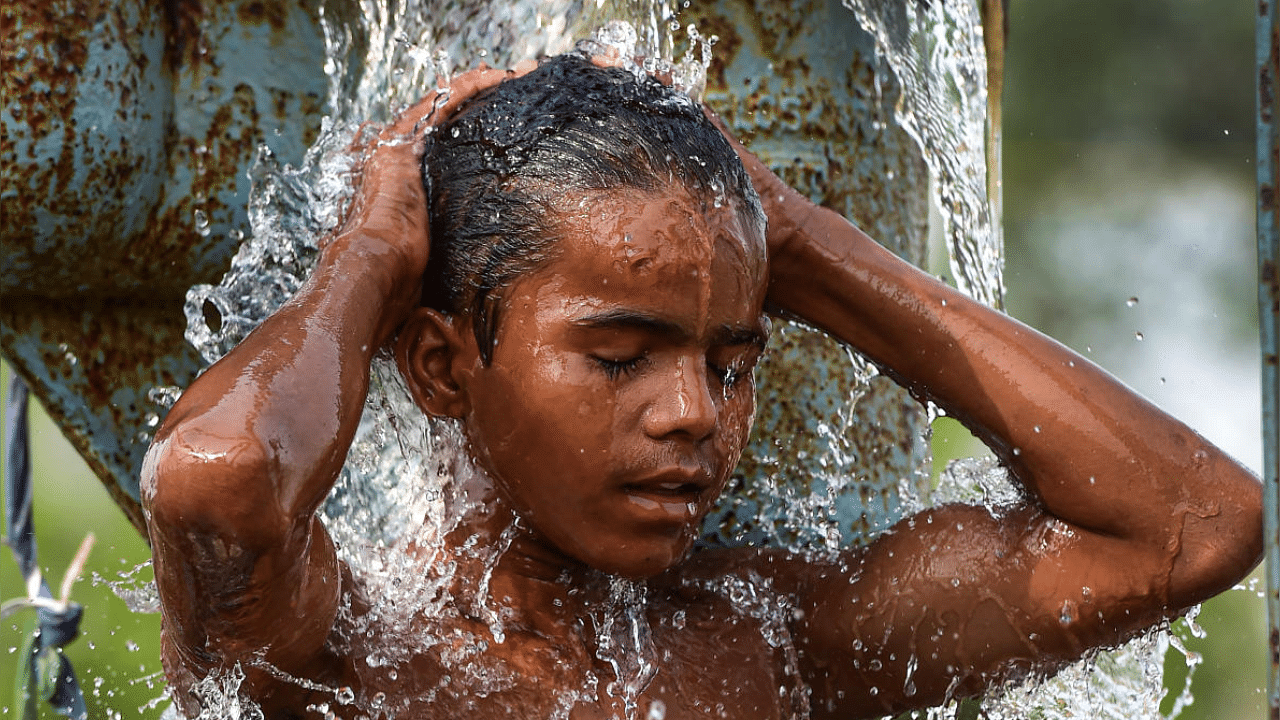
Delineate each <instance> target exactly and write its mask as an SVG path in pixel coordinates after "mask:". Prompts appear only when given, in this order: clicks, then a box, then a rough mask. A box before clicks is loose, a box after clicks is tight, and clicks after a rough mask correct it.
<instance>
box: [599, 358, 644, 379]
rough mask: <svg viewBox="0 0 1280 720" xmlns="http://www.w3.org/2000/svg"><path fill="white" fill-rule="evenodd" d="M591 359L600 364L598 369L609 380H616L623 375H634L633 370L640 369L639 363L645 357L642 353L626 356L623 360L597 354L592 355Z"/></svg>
mask: <svg viewBox="0 0 1280 720" xmlns="http://www.w3.org/2000/svg"><path fill="white" fill-rule="evenodd" d="M591 359H592V360H594V361H595V363H596V364H597V365H599V366H600V369H601V370H603V371H604V374H605V377H607V378H609V379H610V380H617V379H618V378H619V377H621V376H623V375H626V376H628V377H630V376H631V375H634V374H635V372H636V371H637V370H639V369H640V364H641V363H643V362H644V360H645V357H644V356H643V355H637V356H636V357H633V358H627V359H625V360H614V359H612V358H606V357H601V356H599V355H592V356H591Z"/></svg>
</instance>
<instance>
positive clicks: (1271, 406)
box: [1257, 2, 1280, 720]
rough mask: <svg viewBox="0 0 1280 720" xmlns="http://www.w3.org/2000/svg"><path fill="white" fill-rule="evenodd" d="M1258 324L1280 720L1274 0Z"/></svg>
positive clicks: (1262, 77)
mask: <svg viewBox="0 0 1280 720" xmlns="http://www.w3.org/2000/svg"><path fill="white" fill-rule="evenodd" d="M1257 53H1258V54H1257V62H1258V91H1257V92H1258V96H1257V97H1258V137H1257V141H1258V278H1259V282H1258V316H1259V317H1258V325H1259V332H1260V336H1261V337H1260V339H1261V352H1262V447H1263V465H1264V467H1263V475H1264V479H1265V485H1266V488H1265V502H1266V530H1265V533H1266V537H1264V538H1263V540H1264V543H1265V546H1266V555H1267V616H1268V618H1269V623H1270V632H1269V633H1268V639H1269V642H1270V657H1271V669H1270V673H1269V676H1268V681H1267V698H1268V702H1269V705H1270V714H1269V717H1270V718H1271V719H1272V720H1280V423H1278V420H1280V378H1278V377H1277V375H1278V373H1277V370H1280V367H1278V366H1280V346H1278V344H1277V342H1278V340H1280V199H1278V198H1277V192H1280V124H1277V123H1278V121H1280V30H1278V26H1277V22H1276V5H1275V3H1274V2H1262V3H1259V4H1258V25H1257Z"/></svg>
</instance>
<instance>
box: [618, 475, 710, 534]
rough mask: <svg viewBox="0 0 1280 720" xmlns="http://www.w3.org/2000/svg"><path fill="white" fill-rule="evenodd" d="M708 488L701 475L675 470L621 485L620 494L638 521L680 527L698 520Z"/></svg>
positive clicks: (705, 478)
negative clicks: (649, 521) (676, 524)
mask: <svg viewBox="0 0 1280 720" xmlns="http://www.w3.org/2000/svg"><path fill="white" fill-rule="evenodd" d="M710 487H711V478H710V477H709V476H708V475H706V474H705V473H701V472H688V471H683V470H675V471H667V472H662V473H658V474H656V475H653V476H650V477H648V478H645V479H643V480H638V481H633V482H627V483H624V484H623V485H622V486H621V490H622V493H623V496H624V497H625V498H626V500H627V502H628V506H629V509H630V510H632V511H633V512H634V513H636V514H637V515H639V516H640V517H641V519H644V520H651V521H655V522H668V523H681V524H683V523H688V522H692V521H694V520H696V519H697V518H698V514H699V509H700V508H701V507H702V505H703V501H704V500H705V499H706V495H707V493H708V492H709V489H710Z"/></svg>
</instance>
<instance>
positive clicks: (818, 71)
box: [0, 0, 1003, 542]
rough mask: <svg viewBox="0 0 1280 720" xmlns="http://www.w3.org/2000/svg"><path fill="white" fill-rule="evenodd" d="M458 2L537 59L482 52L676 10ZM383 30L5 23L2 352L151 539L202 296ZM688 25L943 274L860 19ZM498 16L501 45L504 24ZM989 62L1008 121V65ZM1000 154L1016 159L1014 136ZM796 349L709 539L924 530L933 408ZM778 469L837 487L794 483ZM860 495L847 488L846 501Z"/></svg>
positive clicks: (857, 199) (822, 11)
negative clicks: (800, 530) (164, 436)
mask: <svg viewBox="0 0 1280 720" xmlns="http://www.w3.org/2000/svg"><path fill="white" fill-rule="evenodd" d="M446 5H448V6H449V9H450V10H452V11H454V12H452V13H451V14H450V15H449V17H451V18H454V20H451V21H450V22H449V23H442V24H441V26H440V27H439V28H438V34H439V36H440V37H445V36H449V37H453V38H465V39H467V40H466V45H465V49H466V50H467V51H468V52H469V53H471V55H470V57H477V56H478V57H485V58H486V59H488V60H489V62H491V63H493V64H496V65H501V64H503V63H504V62H508V61H509V60H511V59H516V60H518V59H520V58H507V57H505V55H504V53H509V52H510V49H509V48H504V47H500V46H494V47H488V48H486V47H484V46H483V42H481V41H475V40H473V39H474V38H476V37H508V38H510V37H520V38H522V39H523V40H524V41H525V44H524V45H523V46H525V47H528V46H529V43H532V41H529V40H528V38H535V37H544V36H545V37H547V38H549V37H550V35H552V34H555V35H556V36H557V37H567V38H573V37H581V36H584V35H586V34H589V32H590V30H591V29H592V28H593V27H595V26H597V25H599V24H600V23H601V22H602V21H604V20H607V19H611V18H623V19H641V20H643V21H644V22H649V20H651V19H652V16H653V6H650V5H644V6H643V7H642V6H641V5H642V4H641V3H638V2H636V1H635V0H621V1H619V2H615V3H612V4H605V5H603V6H598V5H597V4H596V3H567V4H566V9H565V15H564V17H561V18H558V19H556V21H554V22H548V21H547V19H546V18H545V17H543V16H542V15H541V13H529V14H527V15H520V14H519V13H512V12H505V13H504V14H500V15H501V16H500V17H499V16H497V15H495V12H494V11H493V8H492V7H491V6H490V5H489V4H488V3H480V2H461V3H459V2H451V3H446ZM986 5H987V6H989V7H988V8H987V14H986V21H987V25H988V32H987V33H986V36H987V38H988V51H989V63H990V62H995V63H996V68H997V69H998V67H999V60H1000V56H1001V53H1000V52H999V49H998V48H999V45H997V52H995V53H991V52H990V49H991V47H992V45H991V43H992V41H993V40H992V39H993V38H1000V39H1002V38H1003V32H1002V31H1001V29H1000V27H1001V24H1002V23H1003V17H1002V15H1003V10H1002V5H1001V4H1000V3H999V2H995V1H994V0H993V1H992V2H987V3H986ZM991 8H995V9H996V12H992V10H991ZM436 10H437V9H436V8H433V12H435V11H436ZM441 10H442V9H441ZM369 12H371V10H370V9H369V3H368V2H364V3H362V2H361V0H331V1H329V2H324V3H314V2H308V1H307V0H227V1H214V0H208V1H205V2H201V1H200V0H172V1H171V2H167V3H163V4H157V3H144V2H141V1H140V0H123V1H121V2H114V3H100V2H95V1H94V0H69V2H67V3H60V4H57V5H49V4H46V3H42V2H36V0H4V5H3V6H2V7H0V37H2V39H3V41H2V43H0V67H3V78H4V80H3V82H4V98H5V100H4V102H5V111H4V113H3V114H2V115H0V125H3V134H2V136H0V180H2V182H3V192H2V193H0V213H2V214H3V216H4V218H5V221H4V223H3V226H2V227H0V233H3V234H2V235H0V248H2V249H0V257H2V258H3V261H2V264H0V268H2V269H0V350H2V351H3V356H4V358H5V359H6V361H8V362H9V363H10V364H11V365H12V366H13V367H14V368H15V370H16V371H17V372H18V373H19V374H20V375H21V376H22V377H23V378H24V379H25V380H26V381H27V382H28V383H29V384H30V386H31V387H32V390H33V392H34V394H35V395H36V397H37V398H38V399H39V401H40V402H41V404H42V405H43V406H44V407H45V408H46V410H48V412H49V414H50V415H51V416H52V417H53V418H54V420H55V421H56V422H57V423H58V424H59V426H60V427H61V428H62V430H63V432H64V433H65V434H66V435H67V437H68V438H69V439H70V440H71V442H72V444H73V445H74V446H75V447H76V449H77V450H78V451H79V452H80V454H81V455H82V456H83V457H84V458H85V460H86V461H87V462H88V464H89V465H90V467H91V468H93V470H94V472H95V473H96V474H97V476H98V477H99V478H100V479H101V480H102V481H103V483H104V484H105V485H106V486H107V488H108V489H109V490H110V491H111V492H112V494H113V496H114V498H115V499H116V501H117V503H118V504H119V505H120V507H121V508H122V509H123V511H124V512H125V513H126V514H127V515H128V517H129V518H130V520H131V521H132V522H133V523H134V525H135V526H137V527H138V528H139V530H143V529H144V525H143V519H142V514H141V511H140V508H139V505H138V474H139V468H140V464H141V459H142V456H143V454H144V453H145V451H146V447H147V444H148V442H149V440H150V435H151V432H152V431H153V429H154V427H155V426H156V425H157V424H158V422H159V419H160V418H161V417H162V415H163V412H164V405H163V404H162V403H160V402H157V401H156V399H155V398H154V396H153V392H152V391H153V389H154V388H156V387H163V386H178V387H185V386H186V385H187V384H188V383H189V382H190V381H191V380H192V379H193V378H194V377H195V375H196V373H197V372H198V371H199V369H200V366H201V361H200V358H199V356H198V355H197V354H196V353H195V351H194V350H193V349H192V348H190V347H189V346H188V345H187V344H186V342H185V341H184V339H183V330H184V328H185V324H186V322H185V318H184V316H183V311H182V305H183V297H184V294H185V292H186V290H187V289H188V288H189V287H190V286H191V285H193V284H197V283H216V282H217V280H218V278H219V277H220V276H221V274H222V273H223V272H224V271H225V270H226V268H227V266H228V263H229V261H230V258H231V255H232V254H233V253H234V251H235V249H236V245H237V243H238V239H239V238H242V237H243V236H244V235H245V234H246V233H248V232H249V226H248V220H247V211H246V207H247V204H248V198H249V191H250V181H249V175H248V172H247V171H248V170H249V168H250V167H251V166H252V165H253V163H254V161H255V158H256V157H257V156H258V154H259V153H262V152H269V153H271V154H273V155H274V156H275V158H276V159H278V160H279V161H280V162H282V163H297V162H300V160H301V158H302V157H303V154H304V153H305V150H306V148H307V147H308V146H309V145H310V143H311V142H312V141H313V140H314V139H315V137H316V135H317V133H318V131H319V128H320V121H321V117H322V116H323V115H324V114H326V113H328V112H330V108H331V105H330V101H331V97H330V93H331V92H332V90H331V88H340V87H343V86H342V85H341V83H337V82H334V81H331V79H330V78H329V77H328V76H327V75H326V68H325V65H326V55H325V53H326V50H325V32H326V28H328V29H330V30H332V28H333V27H335V26H341V25H342V24H343V23H347V24H349V25H350V27H351V28H352V30H351V36H352V37H353V38H354V40H353V42H352V46H353V47H355V48H359V47H361V46H362V45H367V44H369V43H371V42H372V39H371V38H369V37H365V36H362V35H361V31H360V28H359V19H360V17H361V16H362V15H363V14H367V13H369ZM442 15H443V13H442ZM459 18H461V20H459ZM679 20H680V22H682V23H696V24H697V26H698V28H699V29H700V31H701V32H702V33H703V34H704V35H713V34H714V35H716V36H717V37H718V42H717V44H716V46H715V52H714V62H713V65H712V66H711V71H710V73H709V79H708V89H707V93H706V100H707V102H708V103H709V104H710V105H711V106H712V107H713V108H714V109H716V110H717V111H718V112H719V113H720V114H721V116H722V117H723V118H724V119H725V120H726V122H727V123H728V124H729V125H730V127H731V128H732V129H733V131H734V132H735V133H737V134H738V135H739V136H740V137H742V138H744V140H745V141H746V142H747V143H748V144H749V146H750V147H751V148H752V150H753V151H755V152H756V153H757V154H759V155H760V156H761V157H762V158H763V159H764V160H765V161H766V162H767V163H769V164H770V165H771V166H772V167H774V168H775V169H776V170H777V171H778V172H779V173H780V174H781V175H782V176H783V177H784V179H786V180H787V181H788V182H790V183H791V184H792V185H794V186H796V187H798V188H800V189H802V190H806V191H807V192H808V194H809V195H810V196H811V197H812V198H814V199H815V200H818V201H820V202H822V203H823V204H825V205H828V206H830V207H833V208H835V209H836V210H838V211H840V212H841V213H843V214H844V215H846V216H847V217H849V218H851V219H853V220H854V221H856V222H857V223H858V224H859V225H860V226H862V227H864V228H866V229H867V230H868V231H869V232H870V233H872V234H873V235H874V236H875V237H877V238H879V239H881V241H882V242H884V243H885V244H886V245H887V246H888V247H890V248H891V249H893V250H894V251H895V252H897V253H898V254H899V255H901V256H903V257H904V258H906V259H908V260H910V261H912V262H914V263H917V264H921V263H923V262H924V260H925V257H926V248H925V238H926V217H927V202H928V201H927V196H926V188H927V186H928V178H927V171H926V169H925V165H924V163H923V162H922V160H921V157H920V151H919V149H918V148H917V147H916V145H915V144H914V143H913V141H912V140H911V139H910V138H909V137H908V136H907V134H906V133H905V132H903V131H902V129H901V128H900V127H899V126H898V123H897V121H896V119H895V118H894V112H893V111H894V103H895V101H896V98H897V93H898V88H897V87H896V86H895V83H894V79H893V77H892V74H891V73H889V72H888V71H887V70H886V69H885V68H884V67H883V65H882V63H881V62H880V60H879V59H878V58H877V50H876V47H875V43H874V40H873V38H872V37H871V35H870V34H868V33H867V32H866V31H865V30H863V29H862V28H860V27H859V26H858V23H857V21H856V19H855V18H854V16H853V14H852V13H850V12H848V11H847V10H846V9H845V8H843V7H842V6H841V5H840V4H839V3H838V2H832V1H831V0H804V1H802V2H800V3H798V4H797V3H753V2H746V1H745V0H716V1H715V2H700V3H694V4H693V5H692V6H691V7H688V8H686V9H683V10H681V12H680V14H679ZM669 21H670V19H669V18H666V19H664V21H663V22H662V23H659V24H658V25H657V26H656V27H657V28H658V32H659V33H661V32H666V31H667V30H665V29H664V28H665V27H666V24H667V23H669ZM495 24H502V32H501V33H495V32H490V31H489V30H490V29H491V28H490V26H491V25H495ZM649 24H650V25H652V24H653V23H651V22H650V23H649ZM555 42H560V41H558V40H557V41H555ZM555 42H553V41H552V39H547V40H546V41H545V42H543V43H542V45H541V46H542V47H552V46H553V45H555ZM560 45H561V46H563V45H564V43H563V42H560ZM455 46H456V43H455ZM477 53H479V54H477ZM457 59H458V60H459V61H460V62H467V61H468V59H469V58H468V57H459V58H457ZM988 70H989V73H990V77H991V78H992V82H994V83H996V86H995V87H994V88H993V89H992V92H991V96H992V101H991V103H992V104H991V107H994V108H996V109H997V110H998V104H999V100H998V98H999V92H998V83H999V73H994V72H990V67H989V68H988ZM992 117H993V118H998V116H997V115H993V116H992ZM988 143H989V147H988V157H989V158H998V154H999V153H998V125H997V124H995V123H993V125H992V128H991V130H990V131H989V134H988ZM774 342H775V343H776V346H775V350H774V352H773V353H772V355H771V357H770V358H769V359H768V361H767V362H766V363H765V365H764V366H763V367H762V369H761V371H760V372H761V382H760V384H761V387H762V391H761V398H760V400H761V402H760V406H761V414H760V416H759V417H758V419H757V433H756V438H757V439H756V440H754V441H753V443H752V446H751V447H750V448H749V449H748V452H747V455H746V457H745V458H744V462H743V465H742V466H741V468H740V473H739V487H738V488H737V490H736V495H735V496H734V497H735V499H734V501H733V502H732V503H728V504H727V505H726V508H725V509H724V510H722V511H720V512H718V513H717V514H716V515H715V516H714V517H713V518H712V519H711V523H710V525H709V528H708V529H709V530H710V531H711V533H712V534H713V535H721V536H722V537H725V538H728V537H735V538H738V539H739V540H740V539H742V538H744V537H745V538H748V539H761V538H770V537H774V538H777V537H780V536H781V537H782V539H783V540H786V539H788V537H787V532H788V531H787V530H786V523H785V521H786V518H785V517H779V518H777V521H776V522H775V521H772V520H762V519H761V518H762V517H763V516H761V515H760V514H759V512H757V511H758V510H759V509H760V508H761V507H764V506H766V505H771V504H778V503H777V501H791V500H795V499H796V498H800V499H803V498H810V499H813V500H814V502H813V503H812V505H813V506H814V507H816V506H817V505H819V504H822V502H825V500H826V499H830V500H831V503H833V506H836V507H835V509H836V511H837V515H838V518H839V526H840V527H839V534H840V536H841V538H840V539H841V541H843V542H849V541H856V540H857V538H859V537H862V536H865V535H866V534H867V533H868V532H869V531H872V530H875V529H878V528H881V527H884V526H886V525H887V524H889V523H890V522H892V521H893V520H895V519H897V518H898V517H900V515H901V512H902V509H903V508H902V501H901V499H900V497H901V493H900V490H902V489H903V488H904V487H905V488H907V489H908V490H910V489H911V488H915V489H916V490H919V489H922V486H923V484H924V483H926V482H927V479H928V474H927V472H924V471H923V470H924V468H925V466H926V462H927V458H928V449H927V442H926V440H925V439H924V434H923V430H924V423H925V415H924V412H923V410H922V409H921V408H920V407H919V406H918V405H917V404H916V403H915V402H914V401H913V400H911V399H910V398H909V397H908V396H907V395H906V393H905V392H904V391H902V390H901V389H900V388H898V387H897V386H896V385H894V384H893V383H892V382H890V381H889V380H887V379H886V378H883V377H870V378H869V379H868V375H869V373H868V372H867V368H866V367H864V366H863V365H862V364H861V363H859V362H858V361H856V360H855V359H852V358H851V357H850V354H849V353H848V351H847V350H846V349H845V348H842V347H840V346H838V345H837V344H835V343H833V342H831V341H830V340H827V339H826V338H824V337H822V336H820V335H818V334H816V333H812V332H810V331H808V330H805V329H803V328H800V327H798V326H794V327H787V328H785V329H784V330H782V331H781V332H780V333H779V336H778V337H776V338H775V340H774ZM855 393H856V394H857V395H858V397H857V401H856V403H855V402H853V400H854V398H853V397H851V396H852V395H853V394H855ZM814 418H824V419H819V420H815V419H814ZM824 458H825V459H824ZM831 458H835V460H834V461H833V460H832V459H831ZM780 468H792V469H793V470H792V472H791V473H789V474H790V475H792V476H794V475H797V474H799V475H805V474H806V473H795V471H794V468H805V469H808V470H809V471H810V472H809V473H807V474H808V475H811V476H812V477H814V478H817V480H815V481H814V483H815V484H813V485H810V486H806V487H794V486H788V485H787V483H786V482H785V481H779V480H778V473H777V471H778V470H779V469H780ZM837 477H842V478H847V481H845V482H844V484H843V485H841V486H840V487H834V486H833V485H832V483H833V482H834V481H833V478H837ZM744 507H746V508H748V509H751V512H744V511H741V509H742V508H744Z"/></svg>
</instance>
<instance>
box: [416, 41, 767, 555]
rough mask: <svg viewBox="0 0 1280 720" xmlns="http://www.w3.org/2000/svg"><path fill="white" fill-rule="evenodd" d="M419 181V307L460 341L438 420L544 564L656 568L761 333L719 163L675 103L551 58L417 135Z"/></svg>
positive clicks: (708, 471) (581, 60)
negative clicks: (462, 335)
mask: <svg viewBox="0 0 1280 720" xmlns="http://www.w3.org/2000/svg"><path fill="white" fill-rule="evenodd" d="M423 177H424V184H425V185H426V188H427V190H428V196H429V198H430V200H429V202H430V210H431V242H432V247H431V262H430V264H429V265H428V268H427V273H426V276H425V278H424V286H425V288H426V290H425V293H424V304H426V305H427V306H428V307H432V308H435V309H436V310H438V311H440V312H441V313H443V314H444V315H446V316H448V317H451V318H455V319H456V322H455V327H463V326H467V327H469V328H470V330H471V331H472V332H471V333H469V334H470V335H472V336H473V337H471V338H469V339H465V342H463V343H461V344H462V345H469V346H470V347H471V348H473V349H474V357H472V358H470V359H469V360H467V362H464V363H462V364H463V365H465V367H466V370H465V372H463V373H461V375H462V376H461V377H458V378H457V384H458V385H459V386H460V387H463V386H465V387H464V392H463V393H462V395H463V396H464V397H465V401H464V402H462V403H460V404H457V405H455V406H452V407H450V408H448V409H447V410H445V411H444V414H449V415H454V416H456V417H460V418H461V419H462V420H463V421H464V429H465V431H466V434H467V437H468V439H469V441H470V444H471V447H472V451H473V453H474V454H475V455H476V456H477V459H478V460H479V461H480V462H481V464H482V465H483V466H484V467H485V469H486V470H488V472H489V474H490V475H492V476H493V477H494V478H495V480H496V481H497V483H498V485H499V487H500V489H501V490H502V492H503V496H504V497H505V498H506V500H507V501H508V503H509V504H510V505H511V509H512V510H514V511H515V512H516V513H517V514H518V515H519V516H521V517H522V518H524V519H525V520H526V521H527V523H526V524H527V526H528V527H529V528H531V529H532V531H533V533H532V534H533V535H534V536H536V539H537V540H538V541H540V542H541V543H543V544H544V545H545V546H547V547H548V548H549V549H550V550H551V551H552V552H553V553H555V554H557V555H561V556H567V557H568V558H570V559H571V560H572V561H574V562H577V563H584V564H586V565H589V566H591V567H594V568H596V569H597V570H604V571H607V572H611V573H617V574H623V575H628V576H632V577H640V576H648V575H653V574H656V573H658V572H661V571H663V570H665V569H667V568H669V567H671V566H672V565H673V564H675V563H676V562H678V561H679V560H680V559H681V558H682V557H683V556H684V554H685V553H686V552H687V551H688V550H689V548H690V547H691V546H692V544H693V541H694V540H695V539H696V537H697V534H698V531H699V528H700V523H701V520H702V518H703V517H704V516H705V515H706V513H707V512H708V511H709V510H710V508H711V504H712V502H713V501H714V500H715V498H716V496H718V495H719V493H720V491H721V490H722V489H723V487H724V485H725V483H726V481H727V479H728V476H729V473H730V472H731V470H732V468H733V467H734V465H735V464H736V462H737V460H738V456H739V454H740V452H741V450H742V447H743V446H744V444H745V442H746V439H747V434H748V432H749V430H750V424H751V420H752V417H753V414H754V387H753V386H752V383H753V380H752V377H751V368H752V367H753V366H754V364H755V361H756V358H757V357H758V355H759V352H760V350H761V349H762V347H763V344H764V338H765V335H766V332H765V330H764V328H765V324H766V321H765V320H764V318H763V316H762V314H761V308H762V304H763V299H764V293H765V285H766V276H767V271H766V264H765V251H764V241H763V231H764V216H763V213H762V211H761V209H760V205H759V200H758V198H757V197H756V195H755V191H754V189H752V187H751V184H750V181H749V180H748V179H747V176H746V173H745V171H744V170H743V168H742V165H741V163H740V162H739V161H738V158H737V156H736V154H735V153H734V151H733V149H732V148H731V147H730V146H729V144H728V143H727V142H726V141H725V139H724V137H723V136H721V134H720V132H719V131H718V130H717V129H716V128H715V127H714V126H713V125H712V124H711V123H710V122H709V121H708V120H707V119H706V117H705V116H704V115H703V114H702V111H701V109H700V107H699V106H698V105H697V104H696V103H694V102H692V101H691V100H690V99H689V98H687V97H685V96H683V95H680V94H679V93H677V92H676V91H674V90H672V89H671V88H668V87H666V86H664V85H662V84H661V83H659V82H657V81H655V80H653V79H652V78H649V77H647V76H641V77H637V76H635V75H633V74H632V73H630V72H628V71H626V70H621V69H618V68H600V67H596V66H594V65H593V64H592V63H591V62H590V60H589V59H587V58H585V57H583V56H580V55H568V56H561V57H558V58H553V59H551V60H549V61H546V62H544V63H543V64H542V65H541V66H540V67H539V68H538V69H537V70H535V71H534V72H532V73H530V74H528V75H526V76H524V77H522V78H519V79H517V80H512V81H508V82H505V83H503V84H502V85H500V86H499V87H498V88H496V89H495V90H494V91H493V92H492V93H491V94H489V95H486V96H482V97H481V98H479V99H477V100H476V101H474V103H473V104H472V105H470V106H468V107H466V108H464V109H463V110H462V111H461V112H460V113H459V115H457V116H455V117H454V118H452V119H450V120H449V121H448V122H446V123H445V124H444V125H442V126H441V127H440V128H438V129H437V130H436V132H435V133H434V134H433V135H432V136H430V137H429V142H428V147H427V151H426V154H425V155H424V161H423ZM424 405H426V404H424ZM435 412H437V413H439V412H440V410H439V408H437V409H436V410H435Z"/></svg>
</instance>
